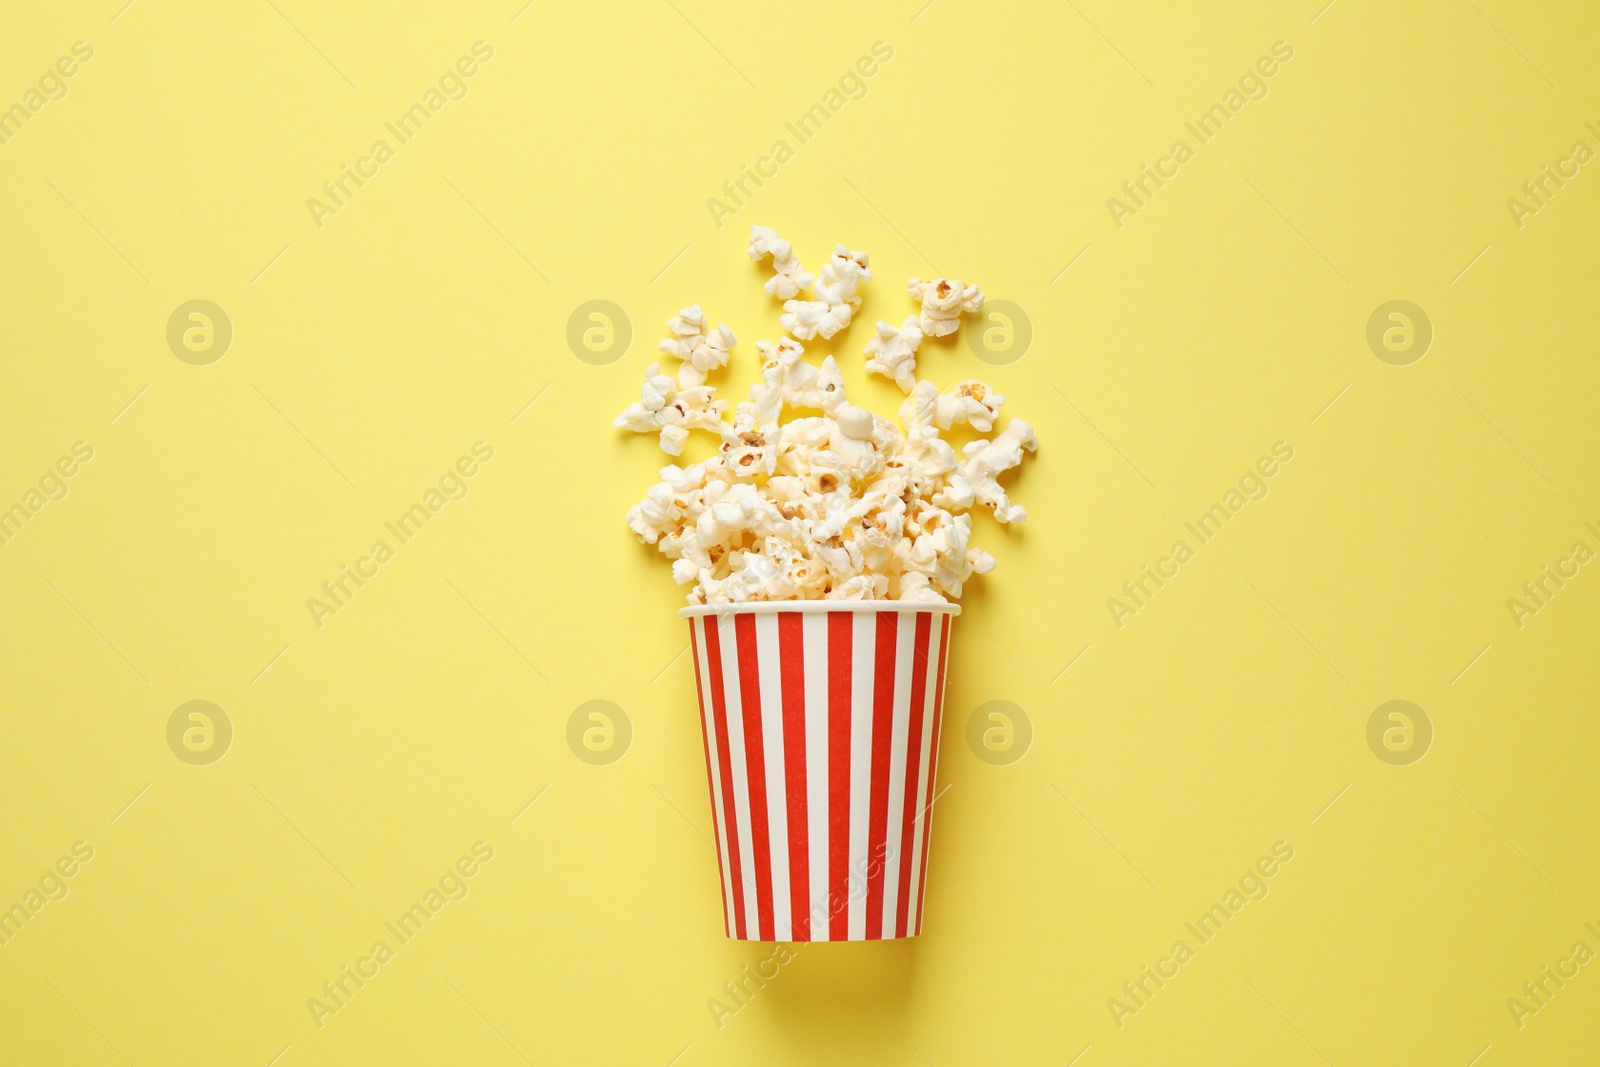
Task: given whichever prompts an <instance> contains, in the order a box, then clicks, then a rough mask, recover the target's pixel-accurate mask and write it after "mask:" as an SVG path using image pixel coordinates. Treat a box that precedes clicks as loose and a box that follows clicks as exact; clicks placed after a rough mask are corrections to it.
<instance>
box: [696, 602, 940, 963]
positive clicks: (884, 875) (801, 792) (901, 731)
mask: <svg viewBox="0 0 1600 1067" xmlns="http://www.w3.org/2000/svg"><path fill="white" fill-rule="evenodd" d="M960 612H961V609H960V608H959V607H958V606H956V605H955V604H912V603H903V602H899V601H882V600H878V601H780V602H771V603H754V604H733V605H728V604H723V605H719V606H716V607H692V608H684V609H683V610H682V611H680V612H679V614H680V615H682V616H684V617H685V618H687V619H688V620H689V635H690V647H691V648H692V649H693V650H694V663H695V677H696V679H697V684H698V688H699V696H700V727H701V732H702V735H703V737H704V740H705V751H706V778H707V779H708V781H709V785H710V789H711V810H712V814H713V816H714V820H713V821H714V823H715V828H716V846H717V858H718V861H719V863H720V865H721V871H722V905H723V913H724V917H725V919H726V923H727V928H728V936H729V937H730V938H735V939H738V940H743V941H876V940H880V939H884V938H892V937H911V936H915V935H916V934H918V933H921V932H922V897H923V890H924V888H925V885H926V874H927V863H928V830H929V816H930V814H931V809H932V806H933V801H934V792H933V780H934V772H935V769H936V768H937V766H938V749H939V719H940V713H941V711H942V710H943V705H944V680H945V659H946V656H947V654H948V652H949V649H950V620H951V619H952V618H953V617H954V616H956V615H958V614H960Z"/></svg>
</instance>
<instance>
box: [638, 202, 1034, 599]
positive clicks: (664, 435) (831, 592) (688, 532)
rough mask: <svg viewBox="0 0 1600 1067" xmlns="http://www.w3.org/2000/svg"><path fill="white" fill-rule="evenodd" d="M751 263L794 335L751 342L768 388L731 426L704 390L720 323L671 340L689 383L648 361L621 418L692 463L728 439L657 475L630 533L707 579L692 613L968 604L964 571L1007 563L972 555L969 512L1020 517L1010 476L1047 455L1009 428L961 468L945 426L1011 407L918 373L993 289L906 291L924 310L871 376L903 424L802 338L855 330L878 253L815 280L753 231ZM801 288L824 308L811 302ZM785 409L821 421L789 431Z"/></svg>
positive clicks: (689, 326)
mask: <svg viewBox="0 0 1600 1067" xmlns="http://www.w3.org/2000/svg"><path fill="white" fill-rule="evenodd" d="M750 258H751V259H753V260H755V261H756V262H761V261H762V260H768V259H770V260H771V265H772V271H773V274H772V277H771V278H769V279H767V281H766V284H765V286H764V288H765V289H766V291H767V293H769V294H770V295H772V296H774V297H777V298H778V299H780V300H782V301H784V304H783V312H784V313H783V314H782V315H781V316H780V317H779V320H778V321H779V322H780V323H781V324H782V326H783V328H784V329H785V330H787V331H788V332H789V333H790V334H791V335H792V336H789V337H784V338H782V339H780V340H778V341H776V342H773V341H757V342H756V350H757V351H758V352H759V353H760V355H761V383H760V384H758V385H754V386H752V387H751V389H750V399H749V400H746V401H741V402H739V403H738V404H736V405H735V406H734V414H733V420H732V421H731V422H729V421H728V420H726V419H724V418H723V415H724V413H725V412H726V410H727V406H728V402H727V401H726V400H718V399H716V391H715V388H714V387H713V386H710V385H707V384H706V379H707V378H708V376H709V375H710V373H711V372H712V371H714V370H718V369H720V368H722V367H724V366H726V365H727V363H728V358H729V355H730V354H731V352H732V350H733V348H734V346H735V344H736V343H737V342H736V341H735V339H734V336H733V332H732V331H731V330H729V329H728V327H727V326H724V325H721V324H718V325H717V326H716V327H715V328H714V329H713V328H712V327H711V326H710V320H709V319H708V318H707V317H706V315H705V312H704V311H702V310H701V309H700V308H699V306H692V307H686V308H684V309H683V310H682V311H680V312H678V314H677V315H676V316H674V317H673V318H672V319H671V320H670V321H669V322H668V324H667V328H668V329H669V330H670V331H671V336H670V337H668V338H667V339H666V340H664V341H662V342H661V344H660V346H659V347H660V349H661V351H662V352H664V353H666V354H667V355H670V356H673V357H675V358H677V359H678V360H679V364H678V368H677V374H676V375H675V376H674V375H670V374H665V373H662V370H661V366H660V364H652V365H651V366H650V368H649V369H648V370H646V371H645V380H644V388H643V389H642V390H641V391H640V396H639V401H638V403H635V404H631V405H629V407H628V408H627V410H626V411H624V412H623V413H622V414H621V415H618V416H617V418H616V421H615V425H616V426H618V427H620V428H622V429H626V430H632V431H634V432H636V433H658V434H659V435H660V441H661V448H662V450H663V451H665V452H666V453H667V454H668V455H670V456H681V455H682V454H683V447H684V444H685V443H686V442H687V441H688V438H689V433H690V431H691V430H702V431H705V432H706V433H709V434H712V435H715V436H716V437H717V438H718V439H719V440H720V442H721V448H720V450H719V451H718V453H717V454H716V455H714V456H712V457H711V458H710V459H707V460H705V461H703V462H700V463H693V464H690V465H688V466H685V467H680V466H678V465H676V464H671V465H668V466H666V467H663V468H661V481H660V482H658V483H657V484H656V485H654V486H652V487H651V489H650V491H649V492H648V493H647V494H646V495H645V498H644V500H642V501H640V502H639V503H638V504H636V505H634V506H633V507H632V508H630V509H629V510H628V526H629V527H630V528H631V529H632V530H633V532H634V533H635V534H637V535H638V537H639V540H640V541H642V542H644V543H646V544H651V545H655V546H656V548H657V549H658V550H660V552H661V554H662V555H664V556H666V557H667V558H668V559H670V560H672V561H673V563H672V575H673V577H674V578H675V579H677V581H678V583H679V584H680V585H685V584H688V583H689V582H695V583H696V584H695V586H694V589H693V590H692V591H691V592H690V594H689V603H691V604H708V603H709V604H716V603H726V602H738V601H751V600H820V599H828V600H903V601H941V602H942V601H945V600H946V599H948V598H955V597H959V596H960V595H961V588H962V584H963V583H964V582H965V581H966V580H967V578H968V577H969V576H971V575H973V574H986V573H988V572H989V571H991V570H993V569H994V566H995V558H994V557H993V556H991V555H990V554H989V553H987V552H985V551H983V550H982V549H980V548H974V547H972V546H971V545H969V543H968V541H969V538H970V536H971V533H972V517H971V516H970V515H965V514H961V512H965V511H966V510H967V509H969V508H972V507H974V506H981V507H985V508H989V509H991V510H992V511H993V512H994V516H995V518H996V519H997V520H999V521H1000V522H1002V523H1011V522H1023V521H1025V520H1026V519H1027V517H1028V514H1027V512H1026V511H1025V510H1024V509H1023V508H1022V507H1021V505H1017V504H1012V503H1011V500H1010V498H1009V497H1008V496H1007V495H1006V491H1005V489H1004V488H1003V487H1002V486H1001V485H1000V482H999V479H1000V476H1001V475H1002V474H1004V473H1005V472H1006V471H1009V470H1011V469H1012V468H1013V467H1016V466H1019V465H1020V464H1021V463H1022V456H1023V453H1024V452H1032V451H1034V450H1035V448H1037V445H1038V443H1037V442H1036V441H1035V439H1034V435H1033V428H1032V427H1031V426H1029V425H1028V424H1027V423H1026V422H1024V421H1023V420H1021V419H1015V418H1014V419H1011V420H1010V421H1009V422H1008V423H1007V424H1006V426H1005V428H1004V429H1003V430H1001V431H1000V432H999V433H998V434H995V435H994V436H993V437H991V438H987V439H982V440H977V441H973V442H971V443H970V444H968V445H967V446H966V447H965V448H964V449H962V452H961V455H960V456H959V457H958V456H957V454H956V451H955V449H954V448H953V447H951V445H950V444H949V443H948V442H946V441H945V440H943V439H942V438H941V437H940V436H939V431H940V430H948V429H950V428H952V427H954V426H957V425H962V424H965V425H967V426H970V427H972V428H973V429H974V430H976V431H977V432H978V433H982V434H987V433H990V432H991V431H992V430H993V429H994V424H995V422H996V420H997V419H998V418H999V417H1000V406H1001V405H1002V404H1003V403H1005V397H1003V396H1001V395H1000V394H998V393H996V392H995V391H994V390H992V389H990V388H989V387H988V386H986V385H984V384H983V383H982V382H978V381H972V380H967V381H962V382H958V383H956V385H954V386H953V387H952V388H951V390H950V391H948V392H944V393H941V392H940V391H939V389H938V387H937V386H936V385H934V384H933V383H932V382H928V381H919V380H918V379H917V377H916V369H917V347H918V346H919V345H920V344H921V343H922V339H923V338H924V337H930V336H931V337H943V336H946V335H948V334H951V333H954V332H955V331H956V329H957V328H958V327H959V326H960V318H961V315H962V314H963V313H966V314H971V313H973V312H976V311H978V310H979V309H981V308H982V307H983V292H982V291H981V290H980V289H979V288H978V287H977V286H976V285H970V284H966V283H963V282H961V281H957V280H955V279H946V278H934V279H933V280H931V281H923V280H921V279H919V278H913V279H911V281H910V282H909V284H908V285H907V289H908V291H909V292H910V294H911V296H912V298H913V299H914V300H916V301H918V302H919V303H920V305H921V307H920V311H919V313H918V314H916V315H910V316H907V317H906V320H905V322H904V323H902V324H901V325H900V326H899V327H895V326H894V325H892V324H890V323H887V322H879V323H878V324H877V333H876V336H874V337H873V338H871V339H870V340H869V341H868V342H867V344H866V353H865V354H866V356H867V357H868V358H867V362H866V368H867V370H869V371H872V372H874V373H877V374H882V375H883V376H885V377H887V378H890V379H892V380H893V381H894V382H895V383H896V384H897V385H899V386H900V388H901V390H902V391H903V392H905V393H906V394H907V395H906V400H905V402H904V403H903V404H901V405H900V422H901V426H900V427H896V426H895V425H894V424H892V423H891V422H890V421H889V420H887V419H885V418H883V417H881V416H879V415H875V414H873V413H872V412H870V411H868V410H866V409H865V408H860V407H856V406H855V405H854V404H851V403H850V402H849V401H848V400H846V399H845V394H844V382H843V379H842V378H841V377H840V374H839V366H838V364H837V363H835V362H834V359H833V357H832V356H831V355H830V356H826V357H824V358H823V360H822V363H821V364H820V365H813V364H812V363H809V362H807V360H806V359H805V346H804V345H803V344H801V342H802V341H810V340H813V339H814V338H816V337H819V336H820V337H821V338H823V339H824V340H827V339H828V338H831V337H833V335H834V334H836V333H838V332H839V331H840V330H843V329H845V328H846V327H848V326H849V325H850V323H851V320H852V319H853V317H854V316H855V313H856V312H857V311H859V310H860V309H861V298H860V297H859V296H858V295H857V294H856V290H857V288H858V287H859V286H860V283H861V282H863V281H866V280H869V279H870V278H871V277H872V272H871V271H870V270H868V269H867V254H866V253H865V252H858V251H854V250H852V249H850V248H847V247H845V246H844V245H842V244H840V245H835V246H834V249H833V253H832V255H831V256H830V257H829V258H828V261H827V262H826V263H825V264H823V266H822V269H821V271H819V272H818V273H817V274H816V275H815V276H813V275H812V274H811V273H810V272H808V271H807V270H806V269H805V267H804V266H803V265H802V264H801V263H800V260H799V257H798V256H796V255H795V252H794V248H793V247H792V246H791V245H790V243H789V242H788V241H786V240H784V239H783V238H782V237H780V236H778V234H777V233H775V232H774V231H772V230H770V229H767V228H766V227H764V226H756V227H753V228H752V233H751V238H750ZM802 292H809V293H810V295H811V296H812V297H813V298H814V299H811V300H801V299H798V297H799V296H800V294H801V293H802ZM785 408H804V409H812V410H817V411H820V412H822V414H821V415H820V416H812V417H806V418H795V417H792V418H790V419H789V421H787V422H780V421H779V418H780V416H781V415H782V413H783V410H784V409H785Z"/></svg>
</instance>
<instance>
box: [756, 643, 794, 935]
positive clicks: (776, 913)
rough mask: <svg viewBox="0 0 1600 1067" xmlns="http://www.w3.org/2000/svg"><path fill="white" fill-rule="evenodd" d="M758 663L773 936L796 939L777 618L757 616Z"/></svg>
mask: <svg viewBox="0 0 1600 1067" xmlns="http://www.w3.org/2000/svg"><path fill="white" fill-rule="evenodd" d="M756 661H757V664H758V666H759V670H760V674H759V678H760V684H761V740H762V753H763V755H764V757H765V760H766V765H765V767H764V768H763V769H764V770H765V771H766V774H767V781H766V788H767V845H768V854H769V855H770V856H771V857H772V936H773V939H774V940H776V941H789V940H792V939H793V937H794V928H793V919H792V916H791V915H790V910H789V798H788V794H787V792H786V791H785V785H786V779H787V775H786V774H785V767H784V759H783V680H782V678H781V677H780V670H781V665H780V663H779V659H778V616H777V615H776V614H760V615H757V616H756Z"/></svg>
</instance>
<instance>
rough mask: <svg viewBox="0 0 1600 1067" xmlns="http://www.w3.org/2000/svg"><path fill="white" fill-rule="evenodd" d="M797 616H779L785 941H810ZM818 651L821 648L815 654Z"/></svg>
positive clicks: (802, 660)
mask: <svg viewBox="0 0 1600 1067" xmlns="http://www.w3.org/2000/svg"><path fill="white" fill-rule="evenodd" d="M804 619H805V616H804V615H802V614H801V613H800V612H798V611H793V612H781V613H779V615H778V668H779V674H780V676H781V677H782V680H783V683H782V684H783V781H784V788H785V789H786V790H787V791H788V801H789V803H788V808H789V924H790V930H789V940H791V941H810V940H811V839H810V834H809V822H808V818H809V816H808V814H807V804H806V657H805V635H804V631H803V630H802V629H801V624H802V622H803V620H804ZM818 651H820V649H819V650H818Z"/></svg>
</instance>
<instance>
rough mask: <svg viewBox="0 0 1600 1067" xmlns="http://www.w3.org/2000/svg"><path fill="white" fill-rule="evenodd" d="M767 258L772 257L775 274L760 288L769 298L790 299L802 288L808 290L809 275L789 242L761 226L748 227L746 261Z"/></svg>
mask: <svg viewBox="0 0 1600 1067" xmlns="http://www.w3.org/2000/svg"><path fill="white" fill-rule="evenodd" d="M768 256H770V257H772V269H773V271H774V272H775V273H774V274H773V276H772V277H770V278H768V279H767V282H766V284H765V285H764V286H762V288H764V289H765V290H766V291H767V294H768V295H769V296H775V297H777V298H778V299H779V300H792V299H793V298H794V297H796V296H798V295H800V291H801V290H802V289H810V288H811V282H812V278H811V274H810V272H808V271H807V270H806V269H805V268H804V267H802V266H801V265H800V257H799V256H797V255H795V254H794V249H793V248H792V247H791V246H790V244H789V242H788V241H785V240H784V239H783V238H782V237H779V236H778V233H777V231H776V230H769V229H767V228H766V227H765V226H752V227H750V258H751V259H753V260H755V261H756V262H757V263H760V262H761V261H762V260H763V259H766V258H767V257H768Z"/></svg>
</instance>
